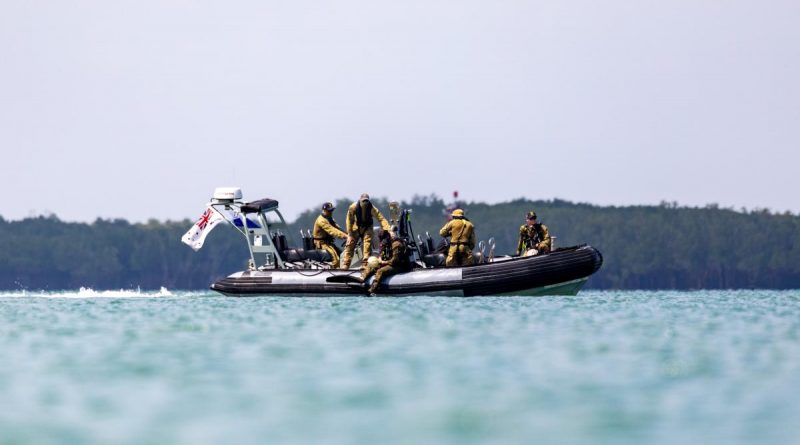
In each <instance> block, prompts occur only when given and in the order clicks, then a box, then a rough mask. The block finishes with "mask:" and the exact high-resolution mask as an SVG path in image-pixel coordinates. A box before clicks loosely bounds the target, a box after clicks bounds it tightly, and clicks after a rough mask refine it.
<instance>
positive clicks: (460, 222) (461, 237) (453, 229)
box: [439, 209, 475, 266]
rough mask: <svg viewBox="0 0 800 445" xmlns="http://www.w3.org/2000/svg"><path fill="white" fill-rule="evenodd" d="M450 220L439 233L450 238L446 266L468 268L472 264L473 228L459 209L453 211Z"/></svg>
mask: <svg viewBox="0 0 800 445" xmlns="http://www.w3.org/2000/svg"><path fill="white" fill-rule="evenodd" d="M451 216H452V217H453V219H451V220H450V221H449V222H448V223H447V224H445V225H444V227H442V230H440V231H439V235H441V236H449V237H450V249H449V250H448V251H447V260H446V261H445V265H446V266H468V265H470V264H472V249H474V248H475V226H473V225H472V223H471V222H470V221H469V220H468V219H467V218H465V217H464V211H463V210H461V209H455V210H453V213H452V214H451Z"/></svg>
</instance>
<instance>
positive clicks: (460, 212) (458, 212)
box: [450, 209, 464, 216]
mask: <svg viewBox="0 0 800 445" xmlns="http://www.w3.org/2000/svg"><path fill="white" fill-rule="evenodd" d="M450 216H464V211H463V210H462V209H455V210H453V213H451V214H450Z"/></svg>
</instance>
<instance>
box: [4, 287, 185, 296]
mask: <svg viewBox="0 0 800 445" xmlns="http://www.w3.org/2000/svg"><path fill="white" fill-rule="evenodd" d="M174 296H175V294H173V293H172V292H170V291H169V289H167V288H166V287H163V286H162V287H161V289H159V290H157V291H143V290H141V289H139V288H136V289H119V290H100V291H98V290H94V289H92V288H90V287H81V288H80V289H78V290H77V291H71V290H63V291H46V290H17V291H7V292H0V298H15V297H16V298H27V297H37V298H153V297H174Z"/></svg>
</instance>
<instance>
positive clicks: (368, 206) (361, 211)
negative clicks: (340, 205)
mask: <svg viewBox="0 0 800 445" xmlns="http://www.w3.org/2000/svg"><path fill="white" fill-rule="evenodd" d="M374 218H375V219H377V220H378V221H379V222H380V224H381V228H383V230H389V222H388V221H386V218H384V217H383V214H381V212H380V211H379V210H378V209H377V207H375V206H373V205H372V202H371V201H370V200H369V195H368V194H366V193H363V194H362V195H361V197H360V198H359V200H358V201H357V202H354V203H352V204H350V207H349V208H348V209H347V218H346V219H345V224H344V225H345V230H346V231H347V243H346V244H345V245H344V253H343V254H342V266H341V268H342V269H349V268H350V262H351V261H352V260H353V253H354V252H355V250H356V243H358V240H359V239H360V240H361V242H362V244H363V253H364V256H363V257H362V258H363V260H362V261H363V264H362V266H361V268H362V269H366V267H367V266H366V265H367V258H369V256H370V254H372V237H373V236H374V232H373V230H372V224H373V222H374Z"/></svg>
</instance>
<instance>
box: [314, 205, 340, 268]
mask: <svg viewBox="0 0 800 445" xmlns="http://www.w3.org/2000/svg"><path fill="white" fill-rule="evenodd" d="M335 209H336V207H334V206H333V203H331V202H326V203H325V204H322V213H321V214H320V215H319V216H318V217H317V220H316V221H314V232H313V236H314V248H315V249H321V250H324V251H326V252H328V253H329V254H330V255H331V267H332V268H334V269H337V268H338V267H339V254H340V253H341V250H340V249H339V248H338V247H336V245H335V244H334V243H333V241H334V239H335V238H341V239H347V234H346V233H344V231H343V230H342V229H341V228H340V227H339V225H338V224H336V221H334V219H333V211H334V210H335Z"/></svg>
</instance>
